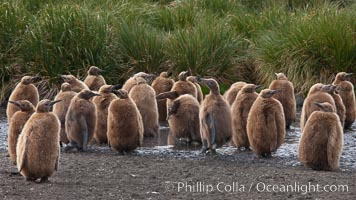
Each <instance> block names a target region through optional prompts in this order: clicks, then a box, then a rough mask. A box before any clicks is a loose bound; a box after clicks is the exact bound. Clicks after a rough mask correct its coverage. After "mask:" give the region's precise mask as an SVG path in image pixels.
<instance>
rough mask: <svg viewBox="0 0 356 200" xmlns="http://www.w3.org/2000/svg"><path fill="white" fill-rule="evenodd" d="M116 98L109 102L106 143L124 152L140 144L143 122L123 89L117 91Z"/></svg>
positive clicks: (133, 103)
mask: <svg viewBox="0 0 356 200" xmlns="http://www.w3.org/2000/svg"><path fill="white" fill-rule="evenodd" d="M117 95H118V96H119V98H118V99H115V100H113V101H112V102H111V104H110V106H109V111H108V112H109V114H108V132H107V136H108V143H109V146H111V148H112V149H114V150H116V151H118V152H120V153H124V152H130V151H132V150H134V149H136V148H137V147H139V146H141V145H142V140H143V129H144V128H143V122H142V118H141V114H140V111H139V110H138V108H137V106H136V104H135V102H134V101H133V100H132V99H131V98H130V97H129V95H128V93H127V91H126V90H124V89H120V90H118V91H117Z"/></svg>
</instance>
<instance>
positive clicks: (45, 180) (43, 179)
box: [40, 176, 49, 183]
mask: <svg viewBox="0 0 356 200" xmlns="http://www.w3.org/2000/svg"><path fill="white" fill-rule="evenodd" d="M48 182H49V180H48V177H47V176H45V177H42V178H41V180H40V183H48Z"/></svg>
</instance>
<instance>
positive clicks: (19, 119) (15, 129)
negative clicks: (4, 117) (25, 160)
mask: <svg viewBox="0 0 356 200" xmlns="http://www.w3.org/2000/svg"><path fill="white" fill-rule="evenodd" d="M9 103H12V104H14V105H15V106H17V107H19V108H20V110H19V111H17V112H15V114H14V115H13V116H12V120H11V122H10V126H9V133H8V140H7V142H8V151H9V154H10V159H11V161H12V162H13V163H14V164H15V165H16V144H17V139H18V137H19V135H20V134H21V131H22V129H23V127H24V126H25V123H26V122H27V120H28V119H29V118H30V117H31V115H32V114H33V113H34V112H35V107H34V106H33V105H32V103H31V102H29V101H27V100H18V101H9Z"/></svg>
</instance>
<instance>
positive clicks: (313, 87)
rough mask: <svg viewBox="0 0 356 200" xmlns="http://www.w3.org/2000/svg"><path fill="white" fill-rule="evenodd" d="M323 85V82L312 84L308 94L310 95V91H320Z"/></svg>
mask: <svg viewBox="0 0 356 200" xmlns="http://www.w3.org/2000/svg"><path fill="white" fill-rule="evenodd" d="M323 86H324V84H322V83H316V84H314V85H313V86H312V87H311V88H310V90H309V93H308V95H310V94H312V93H314V92H320V91H322V88H323Z"/></svg>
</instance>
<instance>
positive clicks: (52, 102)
mask: <svg viewBox="0 0 356 200" xmlns="http://www.w3.org/2000/svg"><path fill="white" fill-rule="evenodd" d="M61 101H62V100H60V99H59V100H56V101H51V103H49V105H50V106H53V105H54V104H56V103H59V102H61Z"/></svg>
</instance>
